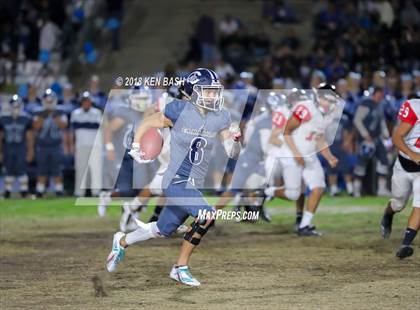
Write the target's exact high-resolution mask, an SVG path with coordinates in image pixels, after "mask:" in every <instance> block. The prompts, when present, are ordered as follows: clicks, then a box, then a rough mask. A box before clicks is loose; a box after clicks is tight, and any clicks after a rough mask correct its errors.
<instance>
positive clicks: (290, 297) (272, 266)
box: [0, 219, 420, 309]
mask: <svg viewBox="0 0 420 310" xmlns="http://www.w3.org/2000/svg"><path fill="white" fill-rule="evenodd" d="M113 227H115V221H114V222H113V224H112V225H110V222H100V221H98V220H96V219H95V220H94V219H90V220H89V219H85V220H80V221H78V222H74V221H70V222H66V221H64V220H61V221H60V223H58V222H54V221H48V222H45V223H37V226H36V227H35V226H31V225H30V223H28V224H25V225H23V226H22V225H15V224H13V223H3V225H2V229H1V232H2V233H1V238H0V249H1V250H0V290H1V308H2V309H139V308H150V309H212V308H213V309H409V308H410V309H416V308H418V307H419V305H420V294H419V289H420V280H419V279H420V249H419V248H418V247H416V249H415V250H416V253H415V255H414V256H413V257H412V258H410V259H407V260H406V261H398V260H396V259H395V258H394V256H393V251H394V249H395V248H396V247H397V245H398V236H395V237H393V238H392V239H391V240H385V241H384V240H380V239H379V238H378V236H377V235H376V232H373V231H366V232H362V233H363V234H365V235H366V237H365V238H360V237H358V238H356V237H354V238H353V237H352V235H353V234H352V232H346V233H335V234H330V235H326V236H325V237H322V238H319V239H301V238H298V237H296V236H295V235H293V234H292V233H291V228H290V227H289V226H286V225H285V226H281V225H280V226H279V225H277V226H276V225H266V226H263V225H250V224H248V225H247V224H234V223H229V224H224V225H218V227H217V228H216V230H214V231H212V232H211V233H209V235H208V236H207V237H206V240H204V241H203V242H202V244H201V245H200V247H199V248H198V249H197V251H196V253H195V255H194V257H193V261H192V264H191V270H192V273H193V274H194V275H195V276H196V277H197V278H198V279H199V280H200V281H201V282H202V287H201V288H199V289H197V288H188V287H184V286H181V285H176V284H175V283H174V282H172V281H171V280H170V279H169V277H168V273H169V270H170V268H171V266H172V264H173V262H174V260H175V258H176V256H177V254H178V245H179V244H180V242H181V239H180V237H178V238H171V239H169V240H151V241H149V242H146V243H143V244H141V245H138V246H134V247H132V248H130V249H129V250H128V251H127V257H126V260H125V261H124V262H123V263H122V264H121V268H120V269H119V271H118V272H117V273H115V274H108V273H106V272H105V268H104V261H105V257H106V255H107V254H108V251H109V248H110V242H111V237H112V233H113ZM54 231H57V233H56V232H54ZM358 234H360V232H358Z"/></svg>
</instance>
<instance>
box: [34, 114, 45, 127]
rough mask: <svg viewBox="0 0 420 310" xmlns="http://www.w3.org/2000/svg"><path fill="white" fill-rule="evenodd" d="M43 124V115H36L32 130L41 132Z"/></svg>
mask: <svg viewBox="0 0 420 310" xmlns="http://www.w3.org/2000/svg"><path fill="white" fill-rule="evenodd" d="M43 124H44V118H43V117H42V115H35V116H34V120H33V123H32V128H33V129H34V130H41V128H42V125H43Z"/></svg>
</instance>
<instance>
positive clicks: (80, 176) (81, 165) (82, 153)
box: [74, 146, 89, 197]
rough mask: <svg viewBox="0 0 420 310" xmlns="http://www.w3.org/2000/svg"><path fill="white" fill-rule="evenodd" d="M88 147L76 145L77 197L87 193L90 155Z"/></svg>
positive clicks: (75, 192)
mask: <svg viewBox="0 0 420 310" xmlns="http://www.w3.org/2000/svg"><path fill="white" fill-rule="evenodd" d="M86 153H87V152H86V147H82V146H76V149H75V152H74V170H75V182H74V195H75V196H76V197H82V196H84V195H85V188H86V186H87V184H86V179H87V173H86V170H87V167H88V160H89V155H88V154H86Z"/></svg>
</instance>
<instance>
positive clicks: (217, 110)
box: [106, 68, 241, 286]
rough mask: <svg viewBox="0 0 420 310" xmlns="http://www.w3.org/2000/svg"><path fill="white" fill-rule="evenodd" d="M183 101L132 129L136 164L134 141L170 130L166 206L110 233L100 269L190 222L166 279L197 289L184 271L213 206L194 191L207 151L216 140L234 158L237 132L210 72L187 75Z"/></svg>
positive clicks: (204, 171)
mask: <svg viewBox="0 0 420 310" xmlns="http://www.w3.org/2000/svg"><path fill="white" fill-rule="evenodd" d="M182 92H183V93H184V95H185V96H186V97H187V98H188V100H177V99H176V100H174V101H172V102H170V103H169V104H167V105H166V107H165V110H164V111H163V112H157V113H155V114H153V115H151V116H149V117H147V118H146V119H145V120H144V122H143V123H142V124H141V125H140V126H139V127H138V128H137V131H136V134H135V137H134V143H133V145H132V149H131V151H130V154H131V156H132V157H133V158H134V159H135V160H136V161H138V162H148V161H150V160H146V159H145V158H146V154H145V153H144V152H142V151H141V146H140V144H139V142H140V141H141V138H142V137H143V135H144V133H145V132H147V131H148V130H149V129H150V128H164V127H169V128H170V130H171V145H170V160H169V166H168V169H167V170H166V172H165V174H164V177H163V182H162V189H163V192H164V195H165V197H166V205H165V208H163V211H162V213H161V214H160V217H159V219H158V221H157V222H150V223H147V224H145V223H142V222H140V221H137V223H138V225H139V227H138V228H137V229H136V230H135V231H133V232H131V233H128V234H127V235H126V234H124V233H122V232H117V233H116V234H115V235H114V239H113V244H112V250H111V253H110V254H109V255H108V258H107V262H106V267H107V269H108V271H109V272H112V271H114V270H116V268H117V265H118V263H119V262H120V261H121V260H122V259H123V258H124V255H125V249H126V248H127V247H128V246H129V245H132V244H134V243H137V242H140V241H145V240H148V239H151V238H161V237H169V236H170V235H172V234H173V233H174V232H175V231H176V230H177V228H178V227H179V226H180V225H181V224H182V223H183V222H184V221H185V220H186V219H187V218H188V217H189V216H192V217H194V218H195V220H194V222H193V223H192V224H191V227H189V229H188V231H187V232H186V233H185V235H184V240H183V242H182V245H181V252H180V255H179V257H178V261H177V263H176V264H175V265H174V266H173V267H172V270H171V272H170V277H171V278H172V279H174V280H175V281H178V282H180V283H183V284H186V285H189V286H199V285H200V282H199V281H198V280H197V279H195V278H194V277H193V276H192V275H191V273H190V271H189V268H188V264H189V261H190V257H191V254H192V252H193V250H194V248H195V247H196V246H197V245H198V244H199V243H200V241H201V239H202V237H203V236H204V235H205V234H206V233H207V230H208V229H209V227H210V226H211V225H212V224H213V222H214V220H213V219H212V218H210V217H209V218H207V217H206V218H205V219H203V218H199V217H198V215H199V214H200V213H206V214H209V213H210V214H212V212H214V210H215V209H214V208H213V207H212V206H210V205H209V204H208V203H207V201H206V200H205V199H204V197H203V194H202V193H201V191H200V188H202V186H203V184H204V179H205V177H206V174H207V168H208V164H209V161H210V154H211V149H212V148H213V146H214V144H215V142H216V139H218V138H219V137H220V138H221V139H222V141H223V145H224V147H225V150H226V152H227V154H228V155H229V157H231V158H236V157H237V156H238V155H239V152H240V149H241V144H240V142H239V139H240V136H241V134H240V131H239V130H238V128H231V127H230V126H231V119H230V114H229V112H228V111H227V110H226V109H223V86H222V85H221V84H220V82H219V79H218V77H217V75H216V73H215V72H214V71H212V70H209V69H203V68H199V69H196V70H194V71H193V72H191V73H190V74H189V75H188V77H187V79H186V81H185V83H184V86H183V89H182Z"/></svg>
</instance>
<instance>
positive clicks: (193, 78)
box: [187, 71, 201, 84]
mask: <svg viewBox="0 0 420 310" xmlns="http://www.w3.org/2000/svg"><path fill="white" fill-rule="evenodd" d="M200 76H201V72H200V71H193V72H191V73H190V75H189V76H188V78H187V82H188V83H191V84H197V83H198V82H199V81H200Z"/></svg>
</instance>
